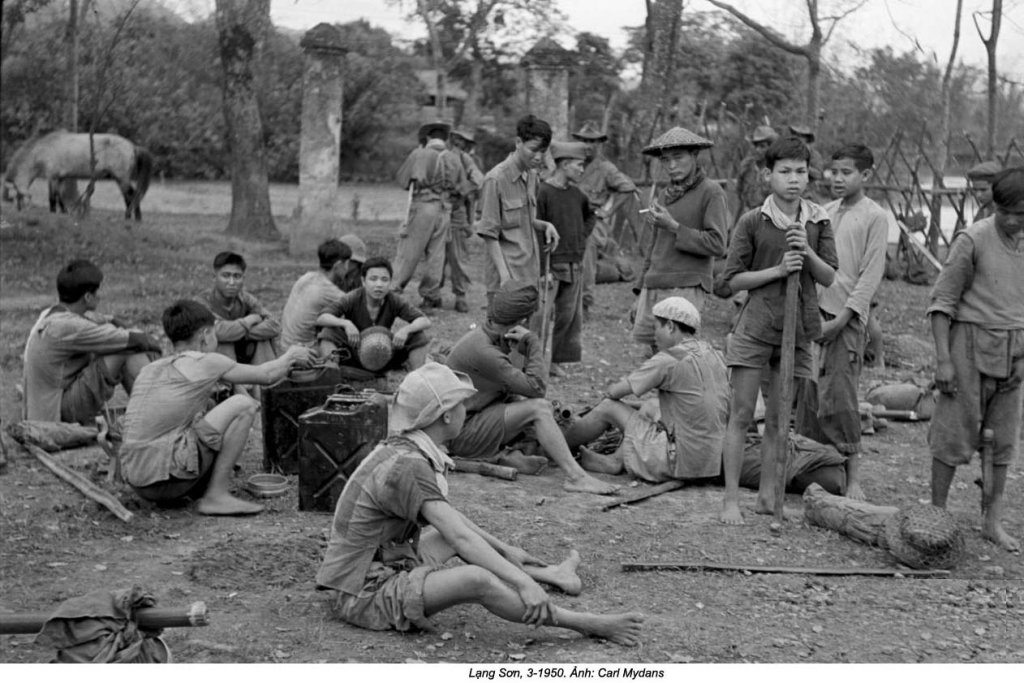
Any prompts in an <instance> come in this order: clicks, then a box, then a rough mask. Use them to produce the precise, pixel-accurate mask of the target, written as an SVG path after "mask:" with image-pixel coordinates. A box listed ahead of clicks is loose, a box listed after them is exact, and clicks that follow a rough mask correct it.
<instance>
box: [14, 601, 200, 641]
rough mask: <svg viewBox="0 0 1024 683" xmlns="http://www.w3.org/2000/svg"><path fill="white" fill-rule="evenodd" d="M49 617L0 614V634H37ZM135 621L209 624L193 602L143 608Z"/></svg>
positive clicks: (156, 625) (160, 625)
mask: <svg viewBox="0 0 1024 683" xmlns="http://www.w3.org/2000/svg"><path fill="white" fill-rule="evenodd" d="M51 616H53V615H52V613H47V612H27V613H21V614H19V613H13V614H10V613H0V634H3V635H9V634H14V633H39V632H40V631H41V630H43V625H44V624H45V623H46V622H47V621H49V619H50V617H51ZM135 621H136V623H137V624H138V625H139V627H140V628H144V629H158V628H178V627H191V626H208V625H209V623H210V619H209V615H208V614H207V612H206V603H205V602H193V603H192V604H191V605H189V606H188V608H182V607H145V608H143V609H140V610H138V611H136V612H135Z"/></svg>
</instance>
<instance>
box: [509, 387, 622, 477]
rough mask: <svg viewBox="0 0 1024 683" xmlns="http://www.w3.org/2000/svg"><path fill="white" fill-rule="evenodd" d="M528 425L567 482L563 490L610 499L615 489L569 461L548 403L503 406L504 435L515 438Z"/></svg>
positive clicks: (567, 452) (526, 402)
mask: <svg viewBox="0 0 1024 683" xmlns="http://www.w3.org/2000/svg"><path fill="white" fill-rule="evenodd" d="M529 424H532V425H533V428H534V432H535V433H536V435H537V441H538V442H539V443H540V446H541V448H543V449H544V453H545V454H546V455H547V456H548V457H549V458H551V459H552V460H554V461H555V464H556V465H558V466H559V467H561V468H562V471H564V472H565V474H566V477H567V481H566V482H565V483H564V484H562V488H563V489H565V490H566V491H578V492H581V493H596V494H598V495H610V494H612V493H615V491H617V490H618V488H619V487H618V486H615V485H614V484H607V483H605V482H603V481H601V480H600V479H595V478H594V477H592V476H590V475H589V474H587V473H586V472H584V471H583V468H582V467H580V465H579V463H577V462H576V461H575V460H574V459H573V457H572V453H571V452H570V451H569V446H568V445H567V444H566V443H565V437H564V436H562V430H561V429H559V427H558V423H556V422H555V416H554V413H553V412H552V407H551V403H550V401H547V400H545V399H542V398H532V399H528V400H526V401H518V402H516V403H510V404H508V405H507V406H505V433H506V434H507V435H513V434H518V433H520V432H522V431H523V429H524V428H525V427H526V426H527V425H529Z"/></svg>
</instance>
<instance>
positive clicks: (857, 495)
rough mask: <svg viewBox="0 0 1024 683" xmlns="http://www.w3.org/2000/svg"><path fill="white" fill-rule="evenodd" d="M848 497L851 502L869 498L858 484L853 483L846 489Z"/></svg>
mask: <svg viewBox="0 0 1024 683" xmlns="http://www.w3.org/2000/svg"><path fill="white" fill-rule="evenodd" d="M846 497H847V498H849V499H850V500H867V496H865V495H864V489H862V488H861V487H860V484H858V483H857V482H852V483H851V484H850V485H849V486H847V487H846Z"/></svg>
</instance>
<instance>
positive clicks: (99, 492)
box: [25, 443, 134, 522]
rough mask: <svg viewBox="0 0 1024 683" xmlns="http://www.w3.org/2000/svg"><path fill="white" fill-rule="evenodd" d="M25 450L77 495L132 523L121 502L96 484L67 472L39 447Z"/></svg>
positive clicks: (29, 446) (30, 445) (79, 475)
mask: <svg viewBox="0 0 1024 683" xmlns="http://www.w3.org/2000/svg"><path fill="white" fill-rule="evenodd" d="M25 448H27V449H28V452H29V453H31V454H32V455H34V456H35V457H36V459H37V460H38V461H39V462H41V463H43V465H45V466H46V468H47V469H48V470H50V471H51V472H53V473H54V474H56V475H57V476H58V477H59V478H60V479H62V480H63V481H65V482H67V483H68V484H71V486H73V487H74V488H76V489H77V490H78V491H79V493H81V494H83V495H84V496H85V497H86V498H88V499H90V500H93V501H96V502H97V503H99V504H100V505H102V506H103V507H105V508H107V510H109V511H110V512H111V513H113V515H114V516H115V517H117V518H118V519H119V520H121V521H122V522H130V521H132V517H134V515H133V514H132V513H131V512H130V511H129V510H128V509H127V508H126V507H125V506H123V505H121V501H119V500H118V499H117V498H115V497H114V496H113V495H111V494H110V493H109V492H108V491H105V490H104V489H102V488H100V487H99V486H97V485H96V484H94V483H92V482H91V481H89V480H88V479H86V478H85V477H83V476H82V475H81V474H79V473H78V472H74V471H72V470H69V469H68V468H67V467H64V466H63V465H61V464H60V463H59V462H57V461H56V460H54V458H53V456H51V455H50V454H49V453H47V452H46V451H44V450H43V449H42V448H40V447H39V446H35V445H33V444H30V443H26V444H25Z"/></svg>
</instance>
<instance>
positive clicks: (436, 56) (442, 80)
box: [416, 0, 448, 121]
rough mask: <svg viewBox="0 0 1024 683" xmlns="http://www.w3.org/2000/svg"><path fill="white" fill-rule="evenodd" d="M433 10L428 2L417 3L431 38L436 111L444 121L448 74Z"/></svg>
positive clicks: (422, 0) (446, 104) (446, 105)
mask: <svg viewBox="0 0 1024 683" xmlns="http://www.w3.org/2000/svg"><path fill="white" fill-rule="evenodd" d="M431 9H432V7H430V6H429V4H428V2H427V1H426V0H418V2H417V3H416V10H417V11H418V12H419V15H420V17H421V18H422V19H423V23H424V24H426V26H427V35H428V36H429V37H430V64H431V66H433V67H434V72H435V74H436V75H435V91H434V110H435V111H436V112H437V118H438V119H439V120H441V121H444V120H445V115H446V114H447V113H448V112H447V107H448V101H447V100H448V72H447V69H446V68H445V67H446V65H445V60H444V51H443V49H442V47H441V35H440V34H439V33H438V31H437V26H436V25H435V24H434V20H433V19H432V18H431V16H430V10H431Z"/></svg>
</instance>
